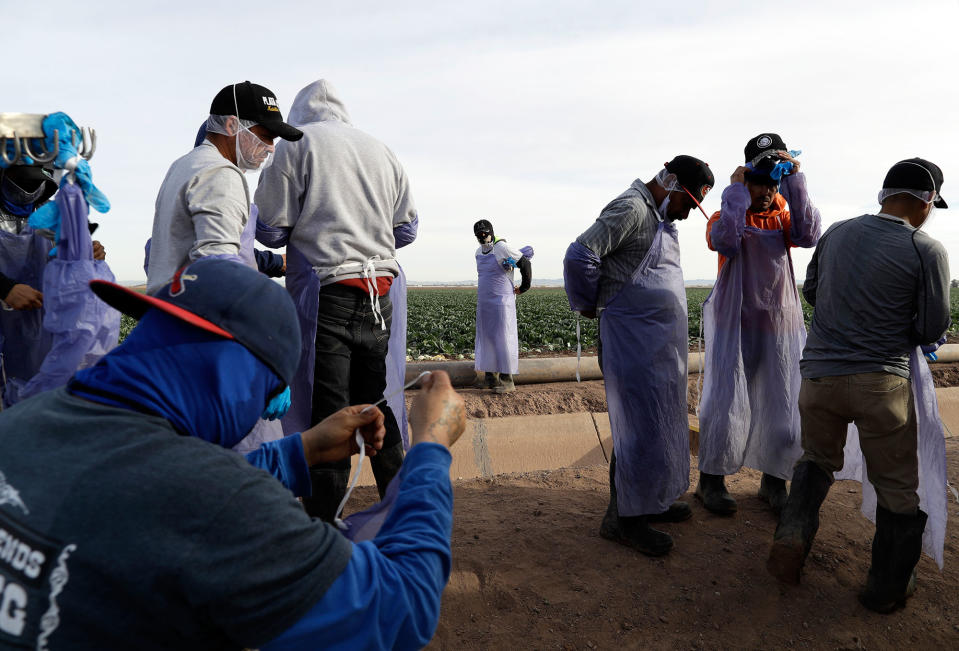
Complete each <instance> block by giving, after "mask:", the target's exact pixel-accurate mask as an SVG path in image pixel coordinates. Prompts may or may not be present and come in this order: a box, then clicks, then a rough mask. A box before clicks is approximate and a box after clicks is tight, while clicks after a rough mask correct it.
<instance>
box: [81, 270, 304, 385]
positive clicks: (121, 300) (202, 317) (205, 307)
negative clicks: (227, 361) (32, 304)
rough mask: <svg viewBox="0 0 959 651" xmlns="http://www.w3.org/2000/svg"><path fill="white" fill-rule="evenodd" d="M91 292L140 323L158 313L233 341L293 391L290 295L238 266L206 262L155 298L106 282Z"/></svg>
mask: <svg viewBox="0 0 959 651" xmlns="http://www.w3.org/2000/svg"><path fill="white" fill-rule="evenodd" d="M90 289H92V290H93V292H94V293H95V294H96V295H97V296H99V297H100V298H101V299H103V300H104V301H105V302H107V303H109V304H110V305H112V306H113V307H115V308H116V309H118V310H120V311H121V312H123V313H124V314H129V315H130V316H132V317H134V318H136V319H139V318H140V317H142V316H143V315H144V314H145V313H146V311H147V310H149V309H151V308H156V309H158V310H163V311H164V312H166V313H167V314H169V315H171V316H175V317H176V318H178V319H181V320H182V321H185V322H186V323H189V324H190V325H193V326H196V327H197V328H200V329H202V330H206V331H207V332H212V333H213V334H216V335H219V336H221V337H224V338H226V339H233V340H235V341H236V342H237V343H239V344H241V345H242V346H243V347H244V348H246V349H247V350H249V351H250V352H251V353H253V354H254V355H256V356H257V357H258V358H259V359H260V361H262V362H263V363H264V364H266V365H267V366H269V367H270V368H271V369H272V370H273V372H274V373H276V374H277V376H279V378H280V379H281V380H283V381H284V382H285V383H286V384H288V385H289V384H290V383H291V382H292V381H293V375H294V374H295V373H296V369H297V367H298V366H299V364H300V346H301V342H300V325H299V323H298V321H297V317H296V308H295V307H294V306H293V301H292V300H291V299H290V296H289V294H288V293H287V291H286V290H285V289H283V288H282V287H281V286H280V285H278V284H277V283H275V282H273V281H272V280H270V279H269V278H267V277H266V276H264V275H263V274H261V273H260V272H258V271H257V270H256V269H252V268H250V267H247V266H245V265H242V264H240V263H238V262H233V261H231V260H222V259H217V258H201V259H199V260H197V261H196V262H191V263H190V264H188V265H186V266H184V267H182V268H181V269H180V270H179V271H177V272H176V273H175V274H174V275H173V280H172V281H171V282H170V283H169V284H167V285H165V286H164V287H163V288H161V289H160V290H159V291H158V292H157V293H156V294H154V295H153V296H148V295H147V294H141V293H140V292H138V291H135V290H133V289H130V288H127V287H122V286H120V285H117V284H115V283H111V282H107V281H105V280H93V281H90Z"/></svg>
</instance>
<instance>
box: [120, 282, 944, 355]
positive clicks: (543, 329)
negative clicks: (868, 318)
mask: <svg viewBox="0 0 959 651" xmlns="http://www.w3.org/2000/svg"><path fill="white" fill-rule="evenodd" d="M709 291H710V290H709V289H708V288H702V287H690V288H687V289H686V300H687V302H688V305H689V342H690V345H695V344H696V343H697V341H698V338H699V326H700V320H701V318H702V306H703V301H705V300H706V297H707V296H709ZM407 300H408V304H409V317H408V334H407V339H406V342H407V343H406V346H407V355H409V356H410V357H411V358H412V359H417V358H420V357H424V358H425V357H436V356H443V357H444V358H453V359H457V358H459V359H468V358H469V357H470V356H471V355H472V353H473V337H474V330H475V328H476V289H474V288H469V287H466V288H459V287H450V288H417V287H412V288H410V290H409V294H408V299H407ZM950 300H951V311H952V329H951V334H952V335H959V288H953V289H952V292H951V295H950ZM516 310H517V317H518V322H519V342H520V352H521V353H526V354H549V353H569V352H575V350H576V315H575V314H573V313H572V312H570V311H569V303H567V301H566V293H565V292H564V291H563V289H562V288H560V287H549V288H537V287H534V288H533V289H532V290H530V291H529V292H527V293H526V294H523V295H522V296H520V297H518V299H517V301H516ZM803 312H804V314H805V317H806V323H807V325H808V323H809V319H810V317H811V316H812V307H810V306H809V305H808V304H807V303H806V302H805V301H803ZM134 325H136V321H134V320H133V319H131V318H130V317H128V316H124V317H123V322H122V325H121V329H120V339H121V341H122V340H123V338H124V337H125V336H126V335H127V333H128V332H129V331H130V329H131V328H132V327H133V326H134ZM596 330H597V328H596V321H595V320H590V319H580V332H581V340H582V344H583V348H584V349H589V348H592V347H594V346H595V345H596ZM460 356H462V357H460Z"/></svg>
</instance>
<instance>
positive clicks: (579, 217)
mask: <svg viewBox="0 0 959 651" xmlns="http://www.w3.org/2000/svg"><path fill="white" fill-rule="evenodd" d="M0 5H2V8H3V14H4V25H5V27H6V29H5V37H4V43H5V46H6V51H7V58H6V60H5V63H4V65H3V67H2V72H0V76H2V79H3V81H4V84H3V87H4V89H5V92H4V93H3V98H4V100H3V102H2V107H0V110H2V111H8V112H27V113H50V112H53V111H57V110H62V111H65V112H67V113H69V114H70V115H71V116H72V117H73V118H74V119H75V120H76V121H77V123H78V124H81V125H89V126H93V127H95V128H96V129H97V133H98V136H99V143H98V149H97V152H96V155H95V156H94V158H93V160H92V161H91V165H92V169H93V174H94V180H95V182H96V183H97V184H98V185H99V187H100V188H101V189H102V190H103V191H104V192H105V193H106V194H107V196H108V197H109V198H110V200H111V202H112V203H113V208H112V210H111V211H110V212H109V213H108V214H106V215H98V216H96V217H95V219H97V220H98V221H100V223H101V227H100V230H99V231H98V232H97V237H98V238H99V239H100V240H101V241H102V242H103V243H104V245H105V246H106V248H107V256H108V257H107V260H108V262H109V263H110V265H111V267H112V269H113V271H114V273H115V275H116V277H117V278H118V279H120V280H124V281H131V280H138V279H143V278H144V273H143V270H142V263H143V254H142V251H143V244H144V242H145V241H146V239H147V238H148V237H149V235H150V231H151V224H152V219H153V206H154V200H155V198H156V193H157V190H158V189H159V186H160V183H161V181H162V180H163V177H164V175H165V173H166V170H167V168H168V167H169V165H170V163H172V162H173V161H174V160H175V159H176V158H178V157H179V156H181V155H182V154H184V153H185V152H186V151H187V150H188V149H189V148H190V147H191V146H192V144H193V138H194V134H195V133H196V129H197V127H198V126H199V124H200V122H201V121H202V120H203V119H204V118H205V117H206V115H207V111H208V110H209V105H210V101H211V100H212V98H213V96H214V95H215V94H216V92H217V91H218V90H219V89H220V88H222V87H223V86H225V85H227V84H230V83H233V82H235V81H242V80H245V79H249V80H251V81H253V82H256V83H259V84H263V85H265V86H267V87H268V88H271V89H272V90H273V91H274V92H276V93H277V95H278V99H279V103H280V108H281V110H282V111H283V114H284V116H286V115H287V114H288V112H289V107H290V103H291V102H292V100H293V97H294V96H295V94H296V92H297V91H298V90H299V89H300V88H301V87H303V86H304V85H306V84H308V83H309V82H312V81H315V80H316V79H320V78H326V79H328V80H330V81H331V82H332V83H333V85H334V86H336V87H337V89H338V90H339V92H340V95H341V97H342V98H343V100H344V103H345V104H346V107H347V109H348V110H349V112H350V114H351V117H352V119H353V123H354V125H355V126H357V127H358V128H360V129H363V130H365V131H367V132H368V133H370V134H372V135H374V136H376V137H378V138H379V139H381V140H382V141H383V142H385V143H386V144H387V145H388V146H390V147H391V148H392V149H393V150H394V151H395V152H396V154H397V156H398V157H399V159H400V161H401V162H402V163H403V165H404V166H405V168H406V171H407V173H408V175H409V177H410V182H411V187H412V190H413V196H414V198H415V201H416V204H417V207H418V209H419V213H420V231H419V239H417V241H416V242H415V243H414V244H412V245H410V246H409V247H407V248H406V249H403V250H402V251H401V252H400V254H399V258H400V261H401V262H402V264H403V265H404V267H405V268H406V270H407V274H408V276H409V277H410V279H411V280H413V281H426V280H466V279H470V278H475V275H476V267H475V262H474V259H473V252H474V251H475V248H476V242H475V240H474V239H473V237H472V230H471V226H472V223H473V222H474V221H476V220H477V219H482V218H485V219H489V220H491V221H492V222H493V224H494V226H495V228H496V231H497V234H498V235H500V236H502V237H506V238H507V239H508V240H509V241H510V242H511V243H513V244H516V245H520V246H523V245H532V246H533V247H534V248H535V250H536V255H535V257H534V259H533V271H534V275H535V276H536V277H537V278H559V277H561V276H562V259H563V254H564V252H565V250H566V247H567V245H568V244H569V243H570V242H571V241H572V240H573V239H575V237H576V236H577V235H578V234H579V233H581V232H582V231H583V230H585V229H586V228H587V227H588V226H589V224H590V223H591V222H592V221H593V220H594V219H595V218H596V216H597V215H598V213H599V211H600V210H601V209H602V207H603V206H604V205H605V204H606V203H607V202H608V201H609V200H611V199H612V198H614V197H615V196H616V195H618V194H619V193H620V192H622V191H623V190H624V189H625V188H626V187H627V186H628V185H629V184H630V183H631V182H632V181H633V179H635V178H637V177H639V178H642V179H643V180H648V179H649V178H651V177H652V176H653V175H654V174H655V173H656V172H657V171H658V169H659V168H660V167H661V166H662V164H663V163H664V162H665V161H667V160H669V159H670V158H672V156H674V155H676V154H679V153H685V154H691V155H694V156H697V157H700V158H702V159H704V160H706V161H707V162H708V163H709V164H710V166H711V167H712V169H713V172H714V174H715V175H716V188H715V189H714V190H713V192H712V193H710V195H709V196H708V197H707V198H706V201H705V204H704V205H705V208H706V210H707V212H710V213H712V211H714V210H717V209H718V208H719V202H720V194H721V192H722V189H723V187H725V185H726V184H727V183H728V180H729V175H730V173H731V172H732V171H733V169H734V168H735V167H736V166H737V165H739V164H741V163H742V162H743V161H742V151H743V147H744V145H745V143H746V141H747V140H748V139H749V138H750V137H752V136H754V135H757V134H759V133H761V132H763V131H774V132H777V133H779V134H780V135H781V136H782V137H783V139H784V140H785V141H786V144H787V145H788V146H789V147H790V148H793V149H801V150H802V151H803V154H802V156H801V157H800V160H801V161H802V162H803V171H804V172H806V175H807V178H808V183H809V189H810V195H811V197H812V199H813V201H814V202H815V203H816V204H817V205H818V206H819V208H820V209H821V211H822V214H823V218H824V222H825V223H824V228H825V226H826V225H828V224H830V223H832V222H835V221H838V220H841V219H846V218H849V217H854V216H857V215H860V214H862V213H864V212H875V211H876V209H877V207H878V206H877V204H876V195H877V193H878V191H879V188H880V187H881V184H882V179H883V176H884V175H885V172H886V170H887V169H888V168H889V167H890V165H892V164H893V163H895V162H896V161H897V160H900V159H902V158H908V157H912V156H921V157H923V158H928V159H930V160H932V161H934V162H936V163H937V164H939V165H940V167H942V169H943V172H944V175H945V179H946V181H945V185H944V187H943V196H944V197H945V199H946V200H947V201H948V202H950V203H951V204H952V205H953V206H955V209H951V210H944V211H939V212H938V213H937V215H936V216H935V217H934V219H933V221H932V222H931V223H930V224H929V226H928V227H927V230H928V232H929V233H930V234H931V235H932V236H933V237H936V238H937V239H939V240H940V241H942V242H943V244H945V245H946V247H947V249H948V250H949V253H950V257H951V259H952V266H953V273H952V275H953V277H957V276H959V271H957V269H959V164H957V162H956V156H955V152H956V151H957V150H959V85H957V83H959V82H957V76H956V70H957V66H959V44H957V41H959V38H957V35H956V27H957V25H959V1H957V0H941V1H939V2H921V1H912V2H908V3H907V2H875V1H874V2H842V3H840V2H835V1H833V2H768V3H757V2H748V3H737V2H722V3H720V2H681V3H680V2H662V1H660V2H646V1H639V0H632V1H625V2H619V1H616V2H601V1H594V2H590V3H587V2H581V1H577V2H573V1H567V0H550V1H549V2H531V1H524V0H509V1H493V2H482V3H477V2H474V3H469V4H466V3H456V2H449V1H436V2H434V1H427V0H404V1H403V2H369V1H363V0H354V1H353V2H351V3H342V2H337V3H328V2H319V1H318V2H286V1H283V0H272V1H271V2H266V3H264V2H247V1H245V0H237V1H233V2H204V3H200V2H178V1H172V0H163V1H139V2H129V1H125V2H92V3H82V4H77V3H75V2H61V1H60V0H54V1H51V2H42V3H41V2H23V1H18V0H2V2H0ZM248 180H249V181H250V184H251V189H252V188H253V187H255V183H256V179H255V177H253V176H248ZM704 232H705V219H704V218H703V216H702V215H701V214H700V213H698V212H697V213H690V217H689V219H688V221H687V222H686V223H684V224H682V226H681V227H680V241H681V246H682V257H683V259H682V263H683V268H684V270H685V275H686V277H687V278H688V279H694V278H703V279H709V278H715V276H716V255H715V253H712V252H710V251H709V250H708V249H707V248H706V245H705V238H704ZM794 260H795V268H796V272H797V275H798V276H799V277H800V278H802V277H803V276H804V274H805V265H806V263H807V262H808V260H809V253H808V252H807V251H800V252H798V253H796V254H795V256H794Z"/></svg>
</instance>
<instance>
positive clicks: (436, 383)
mask: <svg viewBox="0 0 959 651" xmlns="http://www.w3.org/2000/svg"><path fill="white" fill-rule="evenodd" d="M420 386H421V387H422V390H421V391H420V395H419V396H417V398H416V402H414V403H413V409H412V410H411V412H410V429H412V430H413V445H416V444H417V443H439V444H440V445H445V446H446V447H450V446H451V445H453V444H454V443H456V440H457V439H458V438H459V437H460V435H461V434H462V433H463V430H464V429H466V407H465V406H464V405H463V399H462V398H461V397H460V396H459V394H458V393H456V391H454V390H453V385H452V384H450V376H449V375H447V374H446V372H445V371H433V372H432V373H430V374H429V375H428V376H427V377H426V378H424V379H423V382H422V384H421V385H420Z"/></svg>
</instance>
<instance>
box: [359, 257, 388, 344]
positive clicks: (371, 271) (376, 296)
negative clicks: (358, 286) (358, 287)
mask: <svg viewBox="0 0 959 651" xmlns="http://www.w3.org/2000/svg"><path fill="white" fill-rule="evenodd" d="M379 257H380V256H378V255H375V256H373V257H372V258H370V259H369V260H367V261H366V264H365V265H363V278H365V279H366V284H367V286H368V288H369V290H370V307H371V308H372V309H373V323H377V321H379V324H380V329H382V330H386V319H384V318H383V312H382V311H381V310H380V290H379V288H378V287H377V286H376V264H375V262H376V260H378V259H379Z"/></svg>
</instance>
